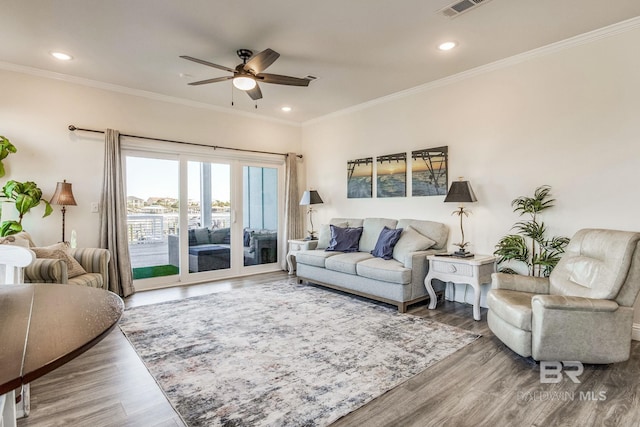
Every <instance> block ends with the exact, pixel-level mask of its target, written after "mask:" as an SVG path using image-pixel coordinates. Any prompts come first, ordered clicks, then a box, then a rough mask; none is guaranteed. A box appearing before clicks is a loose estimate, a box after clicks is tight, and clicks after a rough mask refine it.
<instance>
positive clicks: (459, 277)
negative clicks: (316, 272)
mask: <svg viewBox="0 0 640 427" xmlns="http://www.w3.org/2000/svg"><path fill="white" fill-rule="evenodd" d="M427 259H428V260H429V273H428V274H427V277H425V279H424V286H425V287H426V288H427V292H428V293H429V297H430V298H431V300H430V301H429V308H430V309H434V308H436V304H437V302H438V300H437V298H436V293H435V292H434V291H433V287H432V286H431V280H432V279H438V280H442V281H443V282H453V283H466V284H469V285H471V287H473V290H474V297H473V318H474V319H475V320H480V318H481V317H480V285H481V284H483V283H490V282H491V273H494V272H495V271H496V257H494V256H492V255H475V256H473V257H471V258H457V257H454V256H436V255H428V256H427Z"/></svg>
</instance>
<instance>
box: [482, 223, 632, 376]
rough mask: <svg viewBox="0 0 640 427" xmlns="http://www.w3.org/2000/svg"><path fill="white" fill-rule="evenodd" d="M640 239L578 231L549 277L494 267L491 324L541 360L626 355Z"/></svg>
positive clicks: (511, 343)
mask: <svg viewBox="0 0 640 427" xmlns="http://www.w3.org/2000/svg"><path fill="white" fill-rule="evenodd" d="M639 241H640V233H633V232H625V231H614V230H597V229H585V230H580V231H578V232H577V233H576V235H575V236H573V238H572V239H571V242H570V243H569V245H568V246H567V248H566V251H565V253H564V255H563V256H562V258H561V259H560V262H559V263H558V265H557V266H556V267H555V269H554V270H553V271H552V272H551V275H550V276H549V278H540V277H529V276H517V275H510V274H504V273H495V274H494V275H493V277H492V279H493V281H492V289H491V290H490V291H489V294H488V296H487V304H488V306H489V313H488V315H487V321H488V324H489V328H490V329H491V331H492V332H493V333H494V334H495V335H496V337H498V338H499V339H500V340H501V341H502V342H504V343H505V344H506V345H507V346H508V347H509V348H511V349H512V350H513V351H515V352H516V353H518V354H520V355H521V356H524V357H529V356H531V357H532V358H533V359H535V360H545V361H580V362H584V363H614V362H621V361H624V360H627V359H628V358H629V352H630V346H631V330H632V325H633V312H634V309H633V305H634V302H635V300H636V297H637V295H638V292H639V291H640V250H638V245H639V243H638V242H639Z"/></svg>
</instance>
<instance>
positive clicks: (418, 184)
mask: <svg viewBox="0 0 640 427" xmlns="http://www.w3.org/2000/svg"><path fill="white" fill-rule="evenodd" d="M447 160H448V155H447V147H436V148H428V149H425V150H418V151H412V152H411V195H412V196H444V195H446V194H447V181H448V176H447Z"/></svg>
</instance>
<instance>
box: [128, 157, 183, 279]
mask: <svg viewBox="0 0 640 427" xmlns="http://www.w3.org/2000/svg"><path fill="white" fill-rule="evenodd" d="M178 184H179V162H178V160H177V159H161V158H148V157H135V156H127V157H126V191H127V239H128V242H129V254H130V257H131V267H132V268H133V279H134V280H140V279H149V278H153V277H163V276H174V275H177V274H179V265H180V264H179V262H178V261H179V258H178V253H177V250H178V242H177V241H172V240H171V236H175V235H176V234H177V231H178V223H179V214H180V208H179V203H178V193H179V185H178ZM172 246H173V248H174V249H175V250H174V251H172V250H171V249H172Z"/></svg>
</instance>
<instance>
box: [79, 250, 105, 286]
mask: <svg viewBox="0 0 640 427" xmlns="http://www.w3.org/2000/svg"><path fill="white" fill-rule="evenodd" d="M71 255H72V256H73V257H74V258H75V259H76V261H78V262H79V263H80V265H81V266H82V268H84V269H85V270H86V271H87V273H99V274H100V275H102V280H103V281H104V283H105V284H106V285H108V283H109V280H108V279H109V260H110V259H111V253H110V252H109V250H108V249H101V248H78V249H71Z"/></svg>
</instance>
